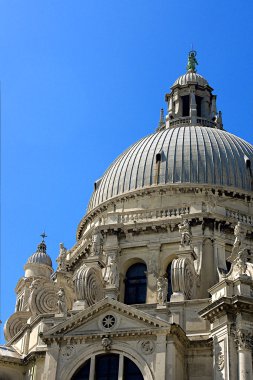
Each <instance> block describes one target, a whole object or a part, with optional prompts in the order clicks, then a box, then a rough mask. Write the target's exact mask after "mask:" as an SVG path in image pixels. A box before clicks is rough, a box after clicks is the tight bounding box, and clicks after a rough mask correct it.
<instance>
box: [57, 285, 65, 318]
mask: <svg viewBox="0 0 253 380" xmlns="http://www.w3.org/2000/svg"><path fill="white" fill-rule="evenodd" d="M57 296H58V301H57V307H58V314H64V315H66V314H67V304H66V296H65V291H64V289H63V288H60V290H59V291H58V292H57Z"/></svg>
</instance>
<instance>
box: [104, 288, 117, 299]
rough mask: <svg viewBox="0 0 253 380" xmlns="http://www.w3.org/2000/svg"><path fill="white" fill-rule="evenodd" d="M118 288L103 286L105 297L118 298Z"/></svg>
mask: <svg viewBox="0 0 253 380" xmlns="http://www.w3.org/2000/svg"><path fill="white" fill-rule="evenodd" d="M118 294H119V290H118V288H116V287H114V286H109V285H107V286H106V288H105V297H108V298H111V299H113V300H117V299H118Z"/></svg>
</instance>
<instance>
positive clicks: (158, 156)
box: [156, 153, 162, 163]
mask: <svg viewBox="0 0 253 380" xmlns="http://www.w3.org/2000/svg"><path fill="white" fill-rule="evenodd" d="M161 161H162V153H157V154H156V163H158V162H161Z"/></svg>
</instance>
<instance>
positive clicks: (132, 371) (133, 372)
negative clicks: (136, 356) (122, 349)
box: [123, 356, 143, 380]
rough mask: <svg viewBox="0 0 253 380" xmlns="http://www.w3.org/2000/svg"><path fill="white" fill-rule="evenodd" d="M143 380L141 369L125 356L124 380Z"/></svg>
mask: <svg viewBox="0 0 253 380" xmlns="http://www.w3.org/2000/svg"><path fill="white" fill-rule="evenodd" d="M130 379H131V380H143V376H142V373H141V371H140V370H139V368H138V367H137V366H136V364H134V362H132V360H130V359H128V358H127V357H126V356H124V374H123V380H130Z"/></svg>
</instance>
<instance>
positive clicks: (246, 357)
mask: <svg viewBox="0 0 253 380" xmlns="http://www.w3.org/2000/svg"><path fill="white" fill-rule="evenodd" d="M252 338H253V337H252V333H251V332H249V331H247V330H242V329H240V330H237V332H236V342H237V344H238V380H252V379H253V372H252V354H251V350H252V342H253V340H252Z"/></svg>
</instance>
